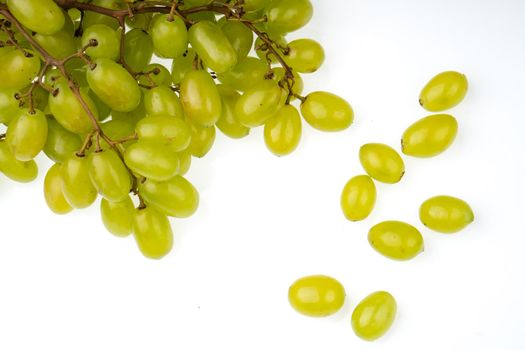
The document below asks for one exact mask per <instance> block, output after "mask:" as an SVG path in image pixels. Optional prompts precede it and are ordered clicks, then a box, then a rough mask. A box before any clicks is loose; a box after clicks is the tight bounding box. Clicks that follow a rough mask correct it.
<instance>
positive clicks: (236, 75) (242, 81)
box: [217, 57, 268, 91]
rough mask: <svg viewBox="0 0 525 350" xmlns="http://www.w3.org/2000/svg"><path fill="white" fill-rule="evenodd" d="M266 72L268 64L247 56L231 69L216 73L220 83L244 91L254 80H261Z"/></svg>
mask: <svg viewBox="0 0 525 350" xmlns="http://www.w3.org/2000/svg"><path fill="white" fill-rule="evenodd" d="M267 72H268V65H267V64H266V62H264V61H263V60H260V59H257V58H255V57H247V58H246V59H244V60H243V61H241V62H240V63H239V64H237V65H236V66H235V67H233V68H232V69H231V70H229V71H227V72H226V73H223V74H218V75H217V78H219V80H220V81H221V83H223V84H225V85H228V86H230V87H232V88H234V89H236V90H239V91H246V90H248V89H249V88H251V87H252V86H253V85H254V84H255V83H256V82H259V81H263V80H264V76H265V75H266V73H267Z"/></svg>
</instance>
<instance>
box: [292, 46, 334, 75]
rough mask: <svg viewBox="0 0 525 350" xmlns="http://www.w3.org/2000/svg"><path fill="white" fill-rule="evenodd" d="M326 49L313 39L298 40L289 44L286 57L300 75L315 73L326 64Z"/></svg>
mask: <svg viewBox="0 0 525 350" xmlns="http://www.w3.org/2000/svg"><path fill="white" fill-rule="evenodd" d="M324 57H325V56H324V49H323V47H322V46H321V44H319V43H318V42H317V41H315V40H312V39H297V40H294V41H291V42H290V43H289V44H288V52H287V54H286V55H285V56H284V59H285V60H286V62H287V63H288V64H289V65H290V66H291V67H292V68H293V69H294V71H297V72H299V73H313V72H315V71H316V70H318V69H319V68H320V67H321V65H322V64H323V62H324Z"/></svg>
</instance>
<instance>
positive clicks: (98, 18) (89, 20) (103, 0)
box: [82, 0, 124, 30]
mask: <svg viewBox="0 0 525 350" xmlns="http://www.w3.org/2000/svg"><path fill="white" fill-rule="evenodd" d="M91 4H93V5H95V6H99V7H104V8H108V9H112V10H119V9H122V8H123V7H124V3H123V2H121V1H118V0H92V1H91ZM95 24H104V25H107V26H109V27H111V28H113V29H115V30H116V29H117V28H118V27H119V22H118V20H117V19H116V18H113V17H110V16H106V15H104V14H102V13H98V12H93V11H85V12H84V15H83V16H82V28H84V29H85V28H89V27H90V26H92V25H95Z"/></svg>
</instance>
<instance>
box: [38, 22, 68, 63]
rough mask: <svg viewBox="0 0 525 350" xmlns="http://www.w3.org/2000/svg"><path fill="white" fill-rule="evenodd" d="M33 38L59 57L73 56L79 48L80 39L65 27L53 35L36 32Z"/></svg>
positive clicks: (52, 54) (54, 55) (51, 53)
mask: <svg viewBox="0 0 525 350" xmlns="http://www.w3.org/2000/svg"><path fill="white" fill-rule="evenodd" d="M33 39H35V41H36V42H37V43H38V44H39V45H40V46H42V48H44V50H46V51H47V52H48V53H49V54H50V55H51V56H53V57H55V58H57V59H64V58H66V57H68V56H71V55H72V54H74V53H75V52H76V51H77V49H78V41H77V40H76V38H75V37H74V36H73V32H72V31H70V30H68V28H65V27H64V28H62V29H61V30H59V31H58V32H56V33H55V34H52V35H44V34H39V33H35V34H34V35H33Z"/></svg>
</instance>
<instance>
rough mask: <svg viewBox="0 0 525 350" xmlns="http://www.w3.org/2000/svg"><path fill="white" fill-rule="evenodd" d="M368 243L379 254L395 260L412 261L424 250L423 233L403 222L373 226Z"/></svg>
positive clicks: (385, 222) (388, 222)
mask: <svg viewBox="0 0 525 350" xmlns="http://www.w3.org/2000/svg"><path fill="white" fill-rule="evenodd" d="M368 242H369V243H370V245H371V246H372V247H373V248H374V249H375V250H376V251H377V252H378V253H380V254H381V255H383V256H386V257H387V258H390V259H394V260H410V259H412V258H414V257H416V256H417V255H418V254H419V253H421V252H422V251H423V249H424V243H423V236H421V233H420V232H419V231H418V230H417V228H415V227H414V226H412V225H409V224H407V223H404V222H402V221H383V222H381V223H379V224H377V225H375V226H373V227H372V228H371V229H370V231H369V232H368Z"/></svg>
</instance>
